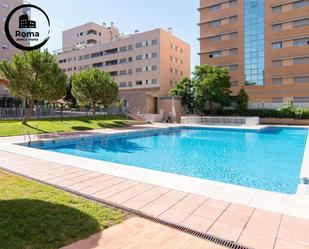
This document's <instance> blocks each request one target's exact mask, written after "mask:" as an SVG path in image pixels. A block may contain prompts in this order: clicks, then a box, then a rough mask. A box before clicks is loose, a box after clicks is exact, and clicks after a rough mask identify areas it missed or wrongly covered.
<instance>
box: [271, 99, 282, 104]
mask: <svg viewBox="0 0 309 249" xmlns="http://www.w3.org/2000/svg"><path fill="white" fill-rule="evenodd" d="M272 101H273V103H283V98H273V100H272Z"/></svg>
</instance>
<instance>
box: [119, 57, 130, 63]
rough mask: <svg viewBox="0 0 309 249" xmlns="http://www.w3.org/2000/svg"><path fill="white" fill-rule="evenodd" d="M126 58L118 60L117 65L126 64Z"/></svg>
mask: <svg viewBox="0 0 309 249" xmlns="http://www.w3.org/2000/svg"><path fill="white" fill-rule="evenodd" d="M127 62H128V61H127V58H123V59H120V60H119V64H124V63H127Z"/></svg>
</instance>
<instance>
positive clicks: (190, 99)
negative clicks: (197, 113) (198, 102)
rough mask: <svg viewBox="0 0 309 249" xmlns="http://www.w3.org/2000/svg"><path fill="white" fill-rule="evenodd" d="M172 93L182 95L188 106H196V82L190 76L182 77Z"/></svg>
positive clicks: (183, 102)
mask: <svg viewBox="0 0 309 249" xmlns="http://www.w3.org/2000/svg"><path fill="white" fill-rule="evenodd" d="M170 93H171V95H172V96H179V97H181V101H182V104H183V105H187V107H188V108H193V107H194V84H193V81H192V80H190V79H189V78H186V77H185V78H182V79H181V80H180V81H179V82H178V83H177V84H176V86H175V88H173V89H172V90H171V92H170Z"/></svg>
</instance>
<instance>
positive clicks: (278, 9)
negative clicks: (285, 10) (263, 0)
mask: <svg viewBox="0 0 309 249" xmlns="http://www.w3.org/2000/svg"><path fill="white" fill-rule="evenodd" d="M272 12H273V13H280V12H281V5H280V6H275V7H272Z"/></svg>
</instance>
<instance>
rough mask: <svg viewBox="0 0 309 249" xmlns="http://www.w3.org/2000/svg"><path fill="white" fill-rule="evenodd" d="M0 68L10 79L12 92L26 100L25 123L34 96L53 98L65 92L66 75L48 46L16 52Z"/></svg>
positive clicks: (31, 107) (51, 99) (25, 122)
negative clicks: (46, 47) (10, 60)
mask: <svg viewBox="0 0 309 249" xmlns="http://www.w3.org/2000/svg"><path fill="white" fill-rule="evenodd" d="M0 72H1V73H2V75H3V76H4V77H5V78H6V79H7V80H8V81H9V85H8V89H9V91H10V93H11V94H12V95H13V96H16V97H19V98H26V99H28V100H29V105H28V109H27V112H26V114H25V116H24V118H23V121H22V122H23V124H27V120H28V118H29V116H30V114H31V113H32V111H33V106H34V102H35V101H36V100H45V101H55V100H57V99H60V98H62V97H63V96H64V95H65V92H66V75H65V73H64V72H63V71H62V70H61V68H60V67H59V66H58V63H57V60H56V57H55V55H52V54H50V53H49V52H48V51H47V50H45V51H39V50H34V51H30V52H25V53H19V54H15V55H14V57H13V60H12V62H11V63H10V62H6V61H3V62H1V64H0Z"/></svg>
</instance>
